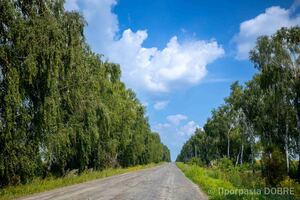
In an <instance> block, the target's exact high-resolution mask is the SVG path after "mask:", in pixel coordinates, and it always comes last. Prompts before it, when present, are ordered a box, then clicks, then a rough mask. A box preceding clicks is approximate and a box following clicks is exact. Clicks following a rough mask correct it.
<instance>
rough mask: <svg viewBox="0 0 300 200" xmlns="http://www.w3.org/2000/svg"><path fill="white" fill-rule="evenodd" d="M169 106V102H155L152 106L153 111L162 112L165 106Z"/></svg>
mask: <svg viewBox="0 0 300 200" xmlns="http://www.w3.org/2000/svg"><path fill="white" fill-rule="evenodd" d="M168 104H169V101H157V102H155V104H154V106H153V107H154V109H155V110H162V109H164V108H165V107H166V106H167V105H168Z"/></svg>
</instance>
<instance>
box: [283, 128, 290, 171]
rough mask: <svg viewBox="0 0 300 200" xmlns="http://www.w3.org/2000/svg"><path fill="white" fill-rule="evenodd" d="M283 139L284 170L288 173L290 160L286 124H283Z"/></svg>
mask: <svg viewBox="0 0 300 200" xmlns="http://www.w3.org/2000/svg"><path fill="white" fill-rule="evenodd" d="M285 126H286V128H285V141H284V148H285V158H286V172H287V174H289V171H290V161H289V144H288V142H289V136H288V131H289V130H288V125H287V124H286V125H285Z"/></svg>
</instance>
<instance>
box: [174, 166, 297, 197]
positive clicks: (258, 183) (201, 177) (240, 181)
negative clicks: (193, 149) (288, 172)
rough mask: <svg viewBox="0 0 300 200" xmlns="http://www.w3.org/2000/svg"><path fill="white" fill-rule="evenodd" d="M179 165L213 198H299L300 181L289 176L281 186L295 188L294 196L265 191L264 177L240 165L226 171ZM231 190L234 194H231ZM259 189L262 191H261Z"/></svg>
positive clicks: (215, 168)
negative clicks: (243, 169) (244, 169)
mask: <svg viewBox="0 0 300 200" xmlns="http://www.w3.org/2000/svg"><path fill="white" fill-rule="evenodd" d="M177 166H178V167H179V168H180V169H181V170H182V171H183V173H184V174H185V175H186V176H187V177H188V178H189V179H191V180H192V181H193V182H194V183H196V184H198V185H199V186H200V187H201V189H203V190H204V192H206V193H207V194H208V196H209V199H213V200H216V199H217V200H225V199H228V200H232V199H236V200H239V199H245V200H248V199H249V200H252V199H259V200H260V199H261V200H263V199H264V200H273V199H277V200H288V199H289V200H292V199H297V195H299V186H300V185H299V183H296V182H293V180H291V179H288V178H287V179H285V180H284V181H282V182H281V184H280V185H279V186H281V187H288V188H294V192H295V195H294V196H292V195H280V194H277V195H276V194H267V193H265V192H263V190H264V188H265V187H266V185H265V182H264V179H262V178H261V177H260V175H259V174H253V173H251V172H250V173H248V172H247V171H242V170H241V169H239V167H232V168H231V169H230V170H228V169H226V170H225V171H224V170H221V169H219V168H218V167H213V168H203V167H199V166H196V165H187V164H183V163H177ZM226 191H227V193H226ZM230 191H231V192H232V194H230ZM246 191H248V193H247V192H246ZM251 191H252V193H251ZM258 191H262V192H260V193H259V192H258Z"/></svg>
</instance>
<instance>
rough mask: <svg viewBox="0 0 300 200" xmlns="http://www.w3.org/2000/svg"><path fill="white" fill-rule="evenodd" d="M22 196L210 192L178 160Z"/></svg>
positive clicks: (36, 199) (33, 199)
mask: <svg viewBox="0 0 300 200" xmlns="http://www.w3.org/2000/svg"><path fill="white" fill-rule="evenodd" d="M22 199H23V200H25V199H26V200H46V199H53V200H62V199H72V200H83V199H89V200H94V199H103V200H104V199H105V200H106V199H115V200H130V199H132V200H150V199H151V200H159V199H168V200H171V199H174V200H193V199H198V200H206V199H208V198H207V196H206V195H205V194H204V193H203V192H201V191H200V190H199V188H198V187H197V186H196V185H195V184H193V183H192V182H191V181H190V180H188V179H187V178H186V177H185V176H184V174H183V173H182V172H181V171H180V169H178V168H177V167H176V165H175V164H173V163H169V164H164V165H161V166H158V167H154V168H150V169H144V170H140V171H136V172H131V173H126V174H121V175H117V176H112V177H108V178H105V179H99V180H94V181H89V182H86V183H82V184H77V185H73V186H67V187H63V188H59V189H55V190H51V191H48V192H44V193H39V194H36V195H33V196H29V197H26V198H22Z"/></svg>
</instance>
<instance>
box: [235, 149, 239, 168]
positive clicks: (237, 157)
mask: <svg viewBox="0 0 300 200" xmlns="http://www.w3.org/2000/svg"><path fill="white" fill-rule="evenodd" d="M239 156H240V152H239V153H238V155H237V156H236V161H235V166H237V165H238V164H239Z"/></svg>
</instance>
